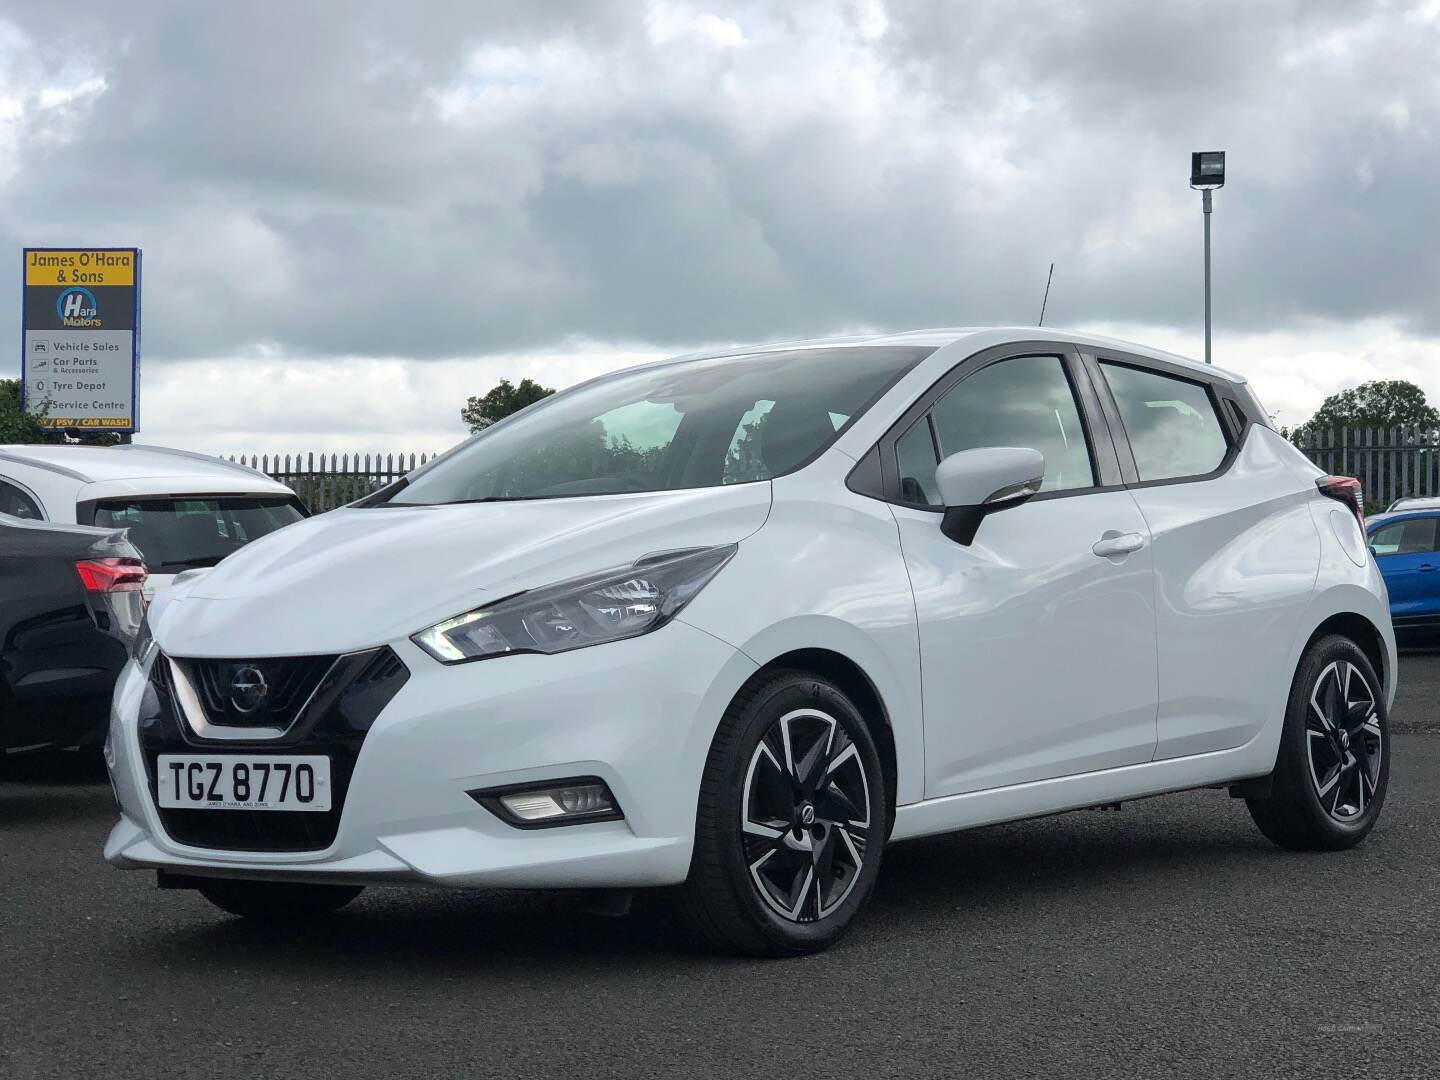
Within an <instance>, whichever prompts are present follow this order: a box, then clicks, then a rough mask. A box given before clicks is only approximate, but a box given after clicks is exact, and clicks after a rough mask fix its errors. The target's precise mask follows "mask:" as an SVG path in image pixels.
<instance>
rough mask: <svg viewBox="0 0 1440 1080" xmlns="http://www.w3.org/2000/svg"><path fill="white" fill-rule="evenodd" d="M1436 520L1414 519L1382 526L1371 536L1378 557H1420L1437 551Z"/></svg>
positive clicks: (1371, 544) (1371, 543)
mask: <svg viewBox="0 0 1440 1080" xmlns="http://www.w3.org/2000/svg"><path fill="white" fill-rule="evenodd" d="M1436 523H1437V519H1436V518H1412V519H1410V520H1409V521H1392V522H1390V523H1389V524H1387V525H1381V526H1380V528H1378V529H1376V530H1375V531H1374V532H1373V533H1372V534H1371V535H1370V546H1371V547H1372V548H1374V549H1375V554H1376V555H1418V554H1420V553H1421V552H1429V551H1434V550H1435V527H1436Z"/></svg>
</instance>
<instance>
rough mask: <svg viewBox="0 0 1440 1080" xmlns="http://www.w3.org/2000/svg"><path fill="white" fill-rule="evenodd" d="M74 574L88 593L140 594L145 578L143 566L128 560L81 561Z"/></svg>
mask: <svg viewBox="0 0 1440 1080" xmlns="http://www.w3.org/2000/svg"><path fill="white" fill-rule="evenodd" d="M75 572H76V573H77V574H79V575H80V583H81V584H82V585H84V586H85V591H86V592H88V593H117V592H140V591H141V589H143V588H144V587H145V578H146V577H147V574H146V571H145V564H144V563H143V562H141V561H140V560H139V559H128V558H119V559H82V560H81V561H80V562H77V563H76V564H75Z"/></svg>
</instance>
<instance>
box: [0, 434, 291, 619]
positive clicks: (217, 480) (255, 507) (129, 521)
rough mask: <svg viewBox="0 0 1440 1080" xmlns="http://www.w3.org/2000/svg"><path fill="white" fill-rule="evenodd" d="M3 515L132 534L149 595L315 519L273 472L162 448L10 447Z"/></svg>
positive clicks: (1, 450)
mask: <svg viewBox="0 0 1440 1080" xmlns="http://www.w3.org/2000/svg"><path fill="white" fill-rule="evenodd" d="M0 514H9V515H11V516H12V517H18V518H23V519H29V520H38V521H52V522H56V523H58V524H67V525H97V526H100V527H101V528H107V529H126V530H128V539H129V541H130V542H131V543H132V544H134V545H135V546H136V547H137V548H139V549H140V552H141V554H142V555H143V556H144V558H145V563H146V567H147V568H148V570H149V577H148V578H147V579H146V583H145V593H146V596H147V597H153V596H154V595H155V593H156V591H158V590H159V589H161V588H163V587H165V586H166V585H167V584H169V582H170V580H171V579H172V578H173V577H174V576H175V575H176V574H178V573H181V572H182V571H185V570H191V569H195V568H197V567H209V566H214V565H215V564H216V563H217V562H219V561H220V560H221V559H223V558H224V557H225V556H227V555H229V554H231V553H232V552H234V551H236V550H238V549H239V548H241V547H243V546H244V545H245V544H247V543H249V542H250V541H252V540H256V539H258V538H259V537H261V536H265V535H266V534H268V533H272V532H274V531H275V530H276V529H279V528H282V527H284V526H286V525H290V524H293V523H294V522H297V521H299V520H300V519H301V518H304V517H307V516H308V511H307V510H306V508H305V506H304V504H303V503H301V501H300V500H299V499H298V498H296V496H295V493H294V492H293V491H291V490H290V489H289V488H287V487H286V486H285V485H284V484H281V483H278V482H277V481H275V480H272V479H270V477H268V476H266V475H265V474H264V473H261V472H258V471H256V470H254V469H251V468H247V467H246V466H244V465H237V464H235V463H234V462H229V461H224V460H221V459H220V458H214V457H208V456H207V455H205V454H196V453H191V452H189V451H185V450H170V449H166V448H163V447H158V446H136V445H125V446H69V445H48V444H47V445H38V446H0Z"/></svg>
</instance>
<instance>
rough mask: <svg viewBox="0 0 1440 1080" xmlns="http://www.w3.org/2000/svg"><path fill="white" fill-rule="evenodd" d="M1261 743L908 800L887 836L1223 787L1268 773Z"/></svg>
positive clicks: (1269, 754) (1270, 765)
mask: <svg viewBox="0 0 1440 1080" xmlns="http://www.w3.org/2000/svg"><path fill="white" fill-rule="evenodd" d="M1266 743H1267V740H1264V739H1262V738H1260V737H1257V738H1255V739H1253V740H1251V741H1250V742H1249V743H1247V744H1246V745H1245V746H1239V747H1235V748H1233V749H1230V750H1216V751H1213V752H1211V753H1208V754H1194V755H1192V756H1190V757H1182V758H1167V759H1165V760H1164V761H1147V762H1144V763H1143V764H1140V765H1125V766H1122V767H1120V768H1118V769H1105V770H1102V771H1101V772H1092V773H1081V774H1080V775H1078V776H1061V777H1056V778H1055V779H1053V780H1035V781H1032V782H1030V783H1028V784H1014V785H1011V786H1010V787H1002V788H991V789H990V790H988V791H967V792H965V793H963V794H960V795H947V796H945V797H944V798H940V799H926V800H924V801H922V802H917V803H909V804H908V805H905V806H900V807H897V808H896V810H895V828H894V830H893V831H892V832H891V834H890V838H891V839H892V840H908V839H912V838H914V837H918V836H934V835H936V834H939V833H947V832H957V831H959V830H961V829H973V828H975V827H977V826H980V825H997V824H999V823H1001V822H1004V821H1018V820H1021V819H1023V818H1031V817H1042V816H1044V815H1046V814H1057V813H1061V812H1062V811H1065V810H1083V809H1084V808H1086V807H1089V806H1100V805H1103V804H1107V803H1119V802H1128V801H1129V800H1131V799H1143V798H1148V797H1149V796H1151V795H1164V794H1167V793H1169V792H1174V791H1188V790H1189V789H1191V788H1200V787H1222V786H1225V785H1226V784H1230V783H1233V782H1235V781H1240V780H1248V779H1251V778H1253V777H1260V776H1265V775H1266V774H1268V773H1269V772H1271V771H1272V770H1273V769H1274V768H1275V753H1274V750H1273V749H1267V746H1266Z"/></svg>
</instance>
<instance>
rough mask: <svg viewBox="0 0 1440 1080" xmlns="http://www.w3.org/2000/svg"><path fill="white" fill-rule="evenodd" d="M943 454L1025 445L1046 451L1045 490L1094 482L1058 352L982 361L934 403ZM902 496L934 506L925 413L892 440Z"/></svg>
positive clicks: (937, 502)
mask: <svg viewBox="0 0 1440 1080" xmlns="http://www.w3.org/2000/svg"><path fill="white" fill-rule="evenodd" d="M932 416H933V419H934V424H935V440H936V441H938V442H939V444H940V446H939V452H940V456H942V457H948V456H949V455H951V454H957V453H959V452H960V451H962V450H974V449H977V448H979V447H985V446H1026V447H1030V448H1032V449H1035V450H1039V451H1040V453H1042V454H1043V455H1045V480H1044V483H1042V484H1041V490H1042V491H1067V490H1073V489H1076V488H1087V487H1093V486H1094V484H1095V472H1094V469H1093V467H1092V465H1091V462H1090V448H1089V445H1088V443H1087V442H1086V440H1085V429H1084V427H1083V426H1082V425H1081V423H1080V408H1079V406H1078V405H1077V404H1076V401H1075V393H1074V391H1073V390H1072V389H1071V388H1070V380H1069V379H1068V378H1067V377H1066V375H1065V366H1064V364H1063V362H1062V361H1061V360H1060V358H1059V357H1058V356H1017V357H1015V358H1014V359H1011V360H1002V361H1000V362H999V363H996V364H990V365H989V366H987V367H983V368H981V369H980V370H979V371H977V372H976V373H975V374H973V375H971V376H969V377H968V378H966V379H964V380H962V381H961V382H960V383H959V384H958V385H957V386H955V387H954V388H953V389H952V390H950V391H949V392H948V393H946V395H945V396H944V397H943V398H941V399H940V400H939V401H938V402H936V403H935V407H934V409H933V410H932ZM895 453H896V461H897V465H898V467H899V472H900V492H901V497H902V498H903V499H904V501H906V502H912V503H920V504H922V505H927V506H939V505H940V494H939V491H938V490H937V488H936V485H935V466H936V462H937V456H936V452H935V445H934V442H932V441H931V437H930V430H929V425H928V424H927V423H926V422H925V421H924V420H922V421H921V422H920V423H917V424H916V425H915V426H914V427H912V428H911V429H910V430H909V431H908V432H907V433H906V434H905V435H904V436H903V437H902V438H901V439H900V440H899V442H898V443H897V444H896V447H895Z"/></svg>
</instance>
